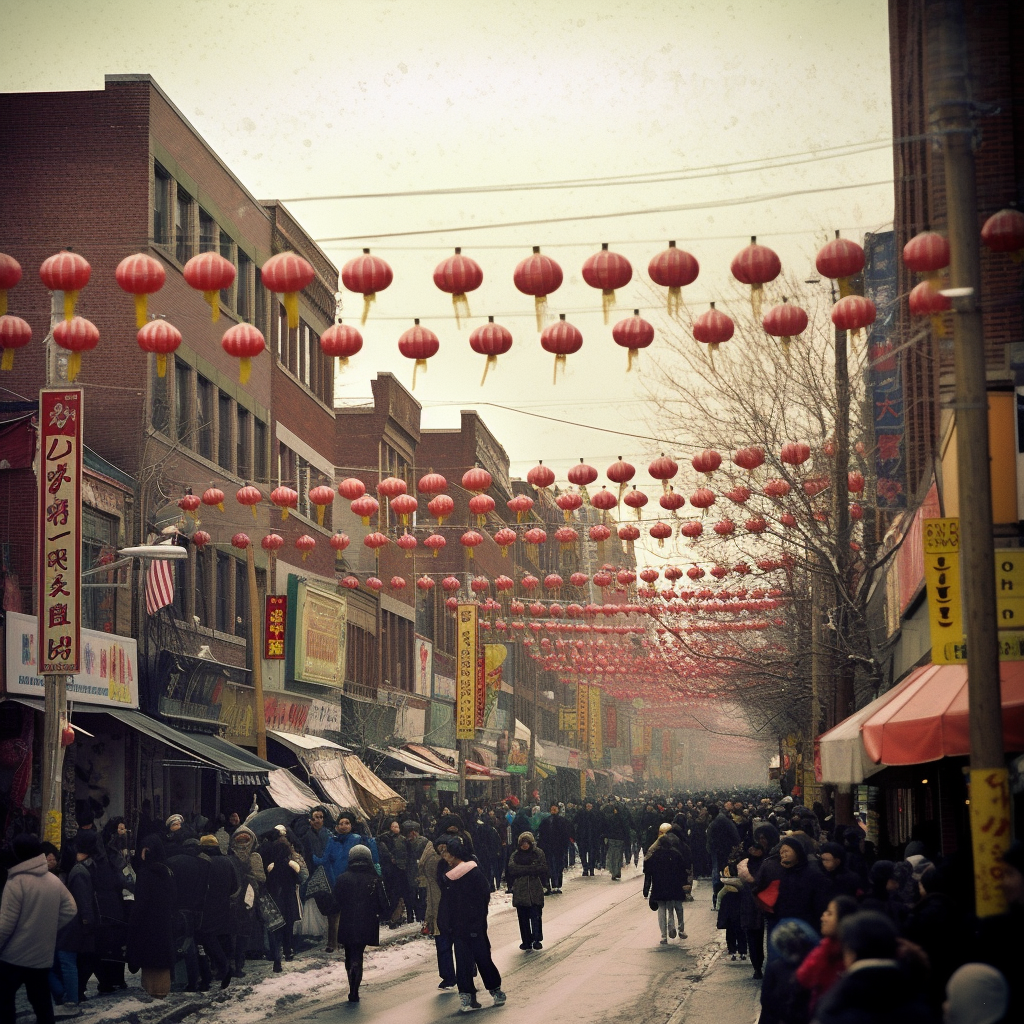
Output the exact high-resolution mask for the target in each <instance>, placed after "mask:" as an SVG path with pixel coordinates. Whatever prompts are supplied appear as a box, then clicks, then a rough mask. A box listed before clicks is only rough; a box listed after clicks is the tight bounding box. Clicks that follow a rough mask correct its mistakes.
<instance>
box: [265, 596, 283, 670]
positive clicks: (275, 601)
mask: <svg viewBox="0 0 1024 1024" xmlns="http://www.w3.org/2000/svg"><path fill="white" fill-rule="evenodd" d="M287 616H288V598H287V596H286V595H284V594H267V599H266V605H265V607H264V610H263V657H264V659H265V660H266V661H280V660H282V659H283V658H284V630H285V622H286V621H287Z"/></svg>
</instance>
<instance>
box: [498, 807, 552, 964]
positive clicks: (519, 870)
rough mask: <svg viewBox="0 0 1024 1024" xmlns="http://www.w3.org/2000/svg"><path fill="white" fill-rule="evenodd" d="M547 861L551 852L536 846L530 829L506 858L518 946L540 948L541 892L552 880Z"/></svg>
mask: <svg viewBox="0 0 1024 1024" xmlns="http://www.w3.org/2000/svg"><path fill="white" fill-rule="evenodd" d="M547 820H549V821H550V820H551V819H550V818H549V819H547ZM541 824H542V825H543V822H542V823H541ZM550 864H551V857H550V855H548V856H545V853H544V851H543V850H541V849H540V848H539V847H538V846H537V842H536V840H535V839H534V836H533V833H532V832H524V833H523V834H522V835H521V836H520V837H519V842H518V844H517V846H516V849H515V850H513V852H512V856H511V857H509V859H508V865H507V866H506V868H505V877H506V879H507V880H508V887H509V889H510V890H511V892H512V906H513V907H515V908H516V914H517V915H518V916H519V937H520V939H521V940H522V941H521V942H520V944H519V948H520V949H523V950H526V949H543V941H544V925H543V915H544V895H545V893H546V892H548V891H549V889H550V884H551V878H550V875H549V871H550V867H549V865H550Z"/></svg>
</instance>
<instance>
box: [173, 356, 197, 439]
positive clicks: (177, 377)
mask: <svg viewBox="0 0 1024 1024" xmlns="http://www.w3.org/2000/svg"><path fill="white" fill-rule="evenodd" d="M191 435H192V367H191V366H189V365H188V363H184V362H182V361H181V360H180V359H175V361H174V436H175V438H176V439H177V440H178V441H180V442H181V443H182V444H185V445H188V446H189V447H191V446H192V445H193V444H195V441H194V439H193V437H192V436H191Z"/></svg>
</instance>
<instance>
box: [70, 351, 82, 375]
mask: <svg viewBox="0 0 1024 1024" xmlns="http://www.w3.org/2000/svg"><path fill="white" fill-rule="evenodd" d="M81 368H82V353H81V352H72V353H71V354H70V355H69V356H68V380H69V381H72V380H74V379H75V378H76V377H77V376H78V371H79V370H80V369H81Z"/></svg>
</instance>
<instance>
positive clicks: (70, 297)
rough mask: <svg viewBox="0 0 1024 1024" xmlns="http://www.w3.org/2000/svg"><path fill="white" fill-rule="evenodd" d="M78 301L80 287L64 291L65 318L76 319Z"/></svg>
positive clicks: (71, 378) (72, 378) (70, 378)
mask: <svg viewBox="0 0 1024 1024" xmlns="http://www.w3.org/2000/svg"><path fill="white" fill-rule="evenodd" d="M77 301H78V289H77V288H72V289H71V290H70V291H67V292H65V293H64V319H65V320H74V318H75V303H76V302H77ZM68 380H74V377H69V378H68Z"/></svg>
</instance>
